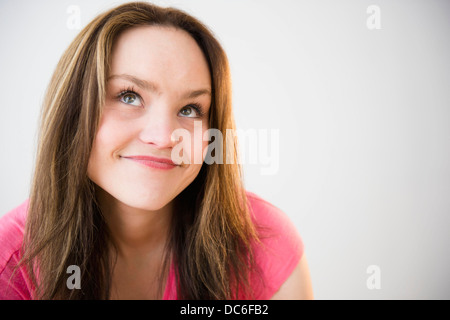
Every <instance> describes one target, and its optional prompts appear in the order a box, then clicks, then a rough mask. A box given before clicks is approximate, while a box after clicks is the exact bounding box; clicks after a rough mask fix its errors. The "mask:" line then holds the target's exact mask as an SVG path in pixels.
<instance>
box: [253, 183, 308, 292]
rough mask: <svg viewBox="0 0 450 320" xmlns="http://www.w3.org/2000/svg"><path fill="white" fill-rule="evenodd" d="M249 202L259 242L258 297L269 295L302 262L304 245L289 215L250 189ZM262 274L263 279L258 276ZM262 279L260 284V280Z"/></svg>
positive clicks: (255, 277) (257, 255)
mask: <svg viewBox="0 0 450 320" xmlns="http://www.w3.org/2000/svg"><path fill="white" fill-rule="evenodd" d="M247 203H248V207H249V209H250V214H251V217H252V220H253V223H254V225H255V226H256V229H257V233H258V236H259V240H260V241H259V242H257V243H255V244H254V246H253V253H254V256H255V262H256V265H257V266H258V268H259V270H258V272H257V273H258V275H256V274H255V275H253V281H252V282H253V283H252V286H253V287H256V288H257V289H256V292H255V294H256V299H270V298H271V297H272V296H273V295H274V294H275V293H276V292H277V291H278V290H279V288H280V287H281V285H282V284H283V283H284V282H285V281H286V280H287V278H288V277H289V276H290V275H291V273H292V272H293V270H294V269H295V267H296V266H297V265H298V263H299V262H300V259H301V257H302V255H303V251H304V246H303V241H302V238H301V237H300V234H299V232H298V230H297V228H296V226H295V224H294V223H293V221H292V220H291V219H290V218H289V216H288V215H287V214H286V213H285V212H284V211H282V210H281V209H280V208H278V207H276V206H275V205H273V204H272V203H270V202H268V201H267V200H265V199H263V198H262V197H260V196H258V195H256V194H254V193H252V192H249V191H247ZM260 276H262V278H263V282H259V281H258V280H257V279H258V278H260ZM259 283H261V284H259Z"/></svg>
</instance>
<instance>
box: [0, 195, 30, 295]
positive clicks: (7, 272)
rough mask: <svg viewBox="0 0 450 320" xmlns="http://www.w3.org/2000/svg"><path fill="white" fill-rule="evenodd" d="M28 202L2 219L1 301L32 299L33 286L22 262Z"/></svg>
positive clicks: (0, 234) (0, 254) (0, 245)
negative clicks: (20, 264)
mask: <svg viewBox="0 0 450 320" xmlns="http://www.w3.org/2000/svg"><path fill="white" fill-rule="evenodd" d="M27 210H28V201H25V202H24V203H23V204H21V205H20V206H19V207H17V208H15V209H14V210H12V211H10V212H8V213H7V214H5V215H4V216H3V217H1V218H0V248H1V250H0V300H24V299H31V298H32V297H31V289H30V288H31V285H30V280H29V278H28V277H27V273H26V271H25V268H24V267H21V268H16V265H17V264H18V262H19V260H20V249H21V245H22V240H23V232H24V226H25V218H26V214H27Z"/></svg>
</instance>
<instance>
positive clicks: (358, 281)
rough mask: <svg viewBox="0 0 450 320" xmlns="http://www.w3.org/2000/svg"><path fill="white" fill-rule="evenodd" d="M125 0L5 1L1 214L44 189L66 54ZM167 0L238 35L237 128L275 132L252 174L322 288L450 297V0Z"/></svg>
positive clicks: (248, 175)
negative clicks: (41, 179)
mask: <svg viewBox="0 0 450 320" xmlns="http://www.w3.org/2000/svg"><path fill="white" fill-rule="evenodd" d="M120 3H122V2H118V1H106V0H103V1H87V0H85V1H76V0H73V1H56V0H55V1H31V0H30V1H17V0H15V1H12V0H1V2H0V45H1V50H0V98H1V100H2V102H1V117H0V130H1V131H0V132H1V134H0V139H1V166H0V172H1V179H0V191H1V194H2V198H1V201H0V215H3V214H5V213H6V212H8V211H9V210H11V209H13V208H14V207H16V206H17V205H19V204H20V203H22V202H23V201H24V200H25V199H26V198H27V197H28V192H29V188H30V181H31V177H32V172H33V164H34V160H35V152H36V138H37V126H38V118H39V111H40V107H41V103H42V100H43V96H44V93H45V90H46V87H47V85H48V83H49V80H50V77H51V75H52V73H53V70H54V68H55V66H56V63H57V62H58V60H59V58H60V57H61V55H62V53H63V51H64V50H65V48H66V47H67V46H68V45H69V43H70V42H71V41H72V39H73V38H74V37H75V35H76V34H77V33H78V32H79V31H80V30H81V29H80V28H82V27H84V26H85V25H86V24H87V23H88V22H89V21H91V19H92V18H94V17H95V16H96V15H97V14H99V13H100V12H103V11H104V10H107V9H109V8H112V7H113V6H116V5H118V4H120ZM154 3H156V4H159V5H163V6H175V7H177V8H180V9H183V10H185V11H187V12H188V13H191V14H192V15H194V16H195V17H198V18H199V19H200V20H202V21H203V22H204V23H205V24H207V25H208V26H209V27H210V29H211V30H212V31H213V32H214V33H215V35H216V36H217V38H218V39H219V40H220V41H221V43H222V44H223V46H224V48H225V50H226V52H227V54H228V57H229V60H230V65H231V69H232V79H233V101H234V104H233V105H234V113H235V116H236V122H237V127H238V128H239V129H243V130H250V131H252V130H253V131H254V132H258V133H261V134H258V139H259V141H260V142H261V141H265V140H264V139H266V140H267V142H268V144H266V147H268V148H267V150H266V153H267V154H268V155H270V163H269V162H267V158H264V157H263V154H261V155H259V158H258V161H257V163H254V164H250V163H244V170H245V184H246V187H247V189H248V190H250V191H253V192H255V193H257V194H259V195H260V196H261V197H263V198H265V199H267V200H268V201H270V202H272V203H273V204H274V205H276V206H278V207H279V208H281V209H282V210H283V211H284V212H286V213H287V214H288V215H289V216H290V218H291V219H292V221H293V222H294V223H295V225H296V226H297V228H298V230H299V232H300V234H301V236H302V238H303V241H304V243H305V249H306V254H307V257H308V260H309V264H310V269H311V276H312V280H313V287H314V293H315V297H316V298H317V299H449V298H450V274H449V270H450V250H449V249H448V248H449V245H450V233H449V232H448V227H449V225H450V217H449V213H450V59H449V57H450V37H449V36H448V34H449V32H450V2H448V1H444V0H443V1H437V0H434V1H432V0H431V1H430V0H421V1H418V0H417V1H412V0H409V1H406V0H397V1H387V0H386V1H382V0H374V1H362V0H353V1H350V0H348V1H347V0H346V1H336V0H328V1H323V0H321V1H317V0H314V1H313V0H311V1H298V0H295V1H294V0H292V1H286V0H283V1H274V0H272V1H261V0H258V1H249V0H241V1H229V0H227V1H225V0H214V1H210V0H198V1H181V0H180V1H155V2H154ZM255 130H256V131H255ZM257 130H262V131H257ZM264 130H266V131H264ZM262 132H266V133H268V136H265V135H264V134H262ZM272 132H274V133H277V134H278V138H277V135H276V134H275V135H273V136H272V137H275V138H276V139H274V141H275V143H271V142H272V141H271V140H270V139H267V137H269V138H270V137H271V133H272ZM263 144H264V143H263ZM249 145H253V146H254V144H249V143H247V147H249ZM243 147H245V143H242V146H241V148H243ZM261 150H262V149H261ZM270 150H272V151H274V152H273V153H272V154H270V153H271V152H270ZM241 152H243V153H244V154H245V150H241ZM264 159H265V160H264ZM263 160H264V161H263ZM268 163H269V164H268ZM270 164H271V165H272V166H273V167H272V169H271V170H269V171H270V172H269V173H271V174H268V175H267V174H263V173H264V171H263V169H264V168H266V169H267V168H268V167H269V166H270ZM266 173H267V172H266ZM0 250H1V248H0Z"/></svg>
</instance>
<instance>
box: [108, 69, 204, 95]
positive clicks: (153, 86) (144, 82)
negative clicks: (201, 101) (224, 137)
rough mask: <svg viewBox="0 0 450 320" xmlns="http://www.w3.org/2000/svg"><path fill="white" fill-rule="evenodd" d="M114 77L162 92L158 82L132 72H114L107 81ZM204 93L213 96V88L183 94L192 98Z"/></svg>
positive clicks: (148, 89)
mask: <svg viewBox="0 0 450 320" xmlns="http://www.w3.org/2000/svg"><path fill="white" fill-rule="evenodd" d="M112 79H124V80H128V81H131V82H133V83H134V84H136V85H137V86H138V87H140V88H141V89H144V90H147V91H150V92H160V90H159V87H158V85H157V84H155V83H153V82H151V81H147V80H143V79H139V78H136V77H135V76H132V75H130V74H114V75H111V76H109V77H108V79H107V81H109V80H112ZM202 95H209V96H211V90H210V89H208V88H205V89H199V90H193V91H188V92H187V93H185V94H184V95H183V98H188V99H192V98H197V97H199V96H202Z"/></svg>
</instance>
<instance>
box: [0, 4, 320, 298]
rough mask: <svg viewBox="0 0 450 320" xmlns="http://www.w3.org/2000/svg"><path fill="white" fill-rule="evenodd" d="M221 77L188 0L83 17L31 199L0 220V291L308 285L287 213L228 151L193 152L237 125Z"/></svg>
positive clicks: (161, 293)
mask: <svg viewBox="0 0 450 320" xmlns="http://www.w3.org/2000/svg"><path fill="white" fill-rule="evenodd" d="M230 89H231V84H230V75H229V68H228V62H227V58H226V55H225V53H224V51H223V49H222V48H221V46H220V44H219V43H218V42H217V40H216V39H215V38H214V36H213V35H212V34H211V32H210V31H208V29H207V28H206V27H205V26H204V25H203V24H201V23H200V22H199V21H198V20H196V19H195V18H193V17H191V16H189V15H187V14H186V13H184V12H181V11H179V10H176V9H172V8H160V7H157V6H154V5H150V4H148V3H129V4H125V5H121V6H119V7H117V8H115V9H112V10H110V11H108V12H106V13H104V14H101V15H100V16H98V17H97V18H95V19H94V20H93V21H92V22H91V23H90V24H89V25H87V26H86V27H85V28H84V29H83V30H82V31H81V33H80V34H79V35H78V36H77V37H76V39H75V40H74V41H73V42H72V44H71V45H70V46H69V48H68V49H67V51H66V52H65V53H64V55H63V56H62V58H61V60H60V62H59V64H58V66H57V68H56V71H55V73H54V75H53V78H52V80H51V83H50V85H49V88H48V92H47V94H46V99H45V101H44V107H43V112H42V120H41V121H42V123H41V131H40V139H39V149H38V154H37V163H36V167H35V172H34V180H33V185H32V190H31V194H30V198H29V200H27V201H26V202H25V203H23V204H22V205H21V206H19V207H18V208H16V209H15V210H13V211H11V212H10V213H8V214H6V215H5V216H4V217H2V219H1V221H0V248H2V249H1V252H0V298H3V299H270V298H273V299H277V298H278V299H302V298H312V290H311V282H310V278H309V272H308V267H307V262H306V259H305V257H304V254H303V244H302V241H301V238H300V236H299V235H298V233H297V231H296V229H295V227H294V226H293V225H292V223H291V222H290V221H289V219H288V218H287V217H286V215H285V214H284V213H283V212H281V211H280V210H279V209H277V208H276V207H274V206H272V205H271V204H269V203H268V202H266V201H264V200H263V199H261V198H259V197H258V196H256V195H255V194H252V193H250V192H247V191H246V190H245V189H244V187H243V183H242V174H241V171H240V167H239V165H238V164H236V163H237V161H232V163H218V162H213V163H212V164H207V163H205V162H204V161H202V160H204V159H205V155H206V154H207V151H208V143H209V140H208V139H204V134H206V136H207V134H208V129H211V128H215V129H217V130H219V131H220V132H225V131H226V130H227V129H234V121H233V115H232V108H231V99H230V97H231V92H230ZM180 130H182V132H184V133H185V134H183V135H182V137H180V136H179V135H177V134H175V132H180ZM196 130H200V134H199V133H198V132H195V131H196ZM186 133H187V134H186ZM224 136H225V135H224ZM219 145H220V146H221V147H220V148H218V149H216V150H215V152H216V153H217V152H219V153H220V152H223V154H225V153H226V152H230V150H231V151H232V153H231V154H233V155H234V157H235V158H234V160H236V159H237V152H236V143H235V141H234V140H233V141H232V143H230V141H226V142H225V141H223V143H221V144H219ZM175 150H176V152H174V151H175ZM198 155H200V157H201V159H200V161H196V159H197V160H198ZM196 157H197V158H196ZM71 266H72V267H71ZM70 268H76V270H78V271H79V286H78V287H73V286H69V285H68V278H69V277H70V276H71V274H70V273H68V270H75V269H70Z"/></svg>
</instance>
